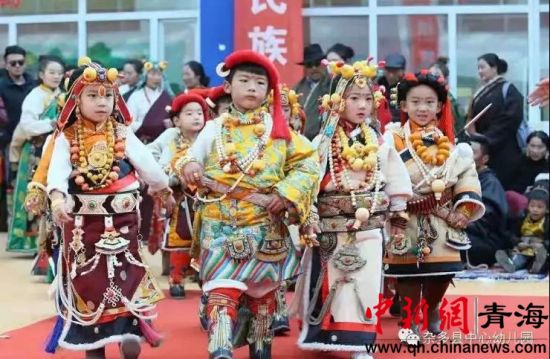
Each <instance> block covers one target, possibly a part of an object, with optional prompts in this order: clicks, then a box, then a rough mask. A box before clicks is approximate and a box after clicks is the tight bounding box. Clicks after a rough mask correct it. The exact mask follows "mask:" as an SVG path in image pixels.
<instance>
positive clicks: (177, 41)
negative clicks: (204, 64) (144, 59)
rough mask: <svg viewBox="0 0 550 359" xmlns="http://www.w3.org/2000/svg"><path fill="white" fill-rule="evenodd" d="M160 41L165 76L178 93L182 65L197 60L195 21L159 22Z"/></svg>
mask: <svg viewBox="0 0 550 359" xmlns="http://www.w3.org/2000/svg"><path fill="white" fill-rule="evenodd" d="M161 29H162V30H161V33H160V34H159V35H160V36H161V39H159V44H163V46H164V48H163V49H162V51H161V53H164V58H163V60H166V61H168V69H167V70H166V76H167V78H168V81H169V82H170V85H171V86H172V88H173V89H174V90H176V89H177V91H179V89H180V87H181V84H182V67H183V64H184V63H185V62H187V61H191V60H199V59H197V58H196V54H195V32H196V31H197V21H196V20H191V19H189V20H164V21H162V22H161Z"/></svg>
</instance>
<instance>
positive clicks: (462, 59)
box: [456, 14, 529, 108]
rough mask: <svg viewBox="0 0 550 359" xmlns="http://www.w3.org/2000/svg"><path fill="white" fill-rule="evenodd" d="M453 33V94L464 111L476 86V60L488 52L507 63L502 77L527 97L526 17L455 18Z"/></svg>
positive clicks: (478, 16) (477, 83)
mask: <svg viewBox="0 0 550 359" xmlns="http://www.w3.org/2000/svg"><path fill="white" fill-rule="evenodd" d="M457 30H458V35H457V43H458V47H457V51H456V52H457V56H458V58H457V69H458V74H457V75H458V91H457V94H458V100H459V103H460V104H461V105H462V106H463V107H464V108H467V106H468V104H469V102H470V100H471V98H472V95H473V93H474V91H475V89H477V88H478V87H479V78H478V75H477V58H478V57H479V56H481V55H483V54H485V53H488V52H494V53H496V54H497V55H498V56H499V57H500V58H502V59H503V60H505V61H506V62H507V63H508V73H507V74H506V75H505V76H506V78H507V79H508V80H509V81H510V82H512V83H513V84H514V85H515V86H516V87H517V88H518V90H519V91H520V92H521V93H522V94H523V95H524V96H525V95H526V94H527V78H528V77H527V73H528V72H527V69H528V66H529V62H528V58H527V56H526V54H527V41H525V39H527V15H504V14H500V15H459V16H458V17H457Z"/></svg>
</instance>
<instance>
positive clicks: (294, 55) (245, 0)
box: [235, 0, 304, 86]
mask: <svg viewBox="0 0 550 359" xmlns="http://www.w3.org/2000/svg"><path fill="white" fill-rule="evenodd" d="M303 47H304V45H303V24H302V2H301V1H296V0H235V50H242V49H252V50H254V51H257V52H260V53H262V54H264V55H265V56H267V57H268V58H269V59H270V60H271V61H272V62H273V63H274V64H275V66H277V69H278V70H279V72H280V74H281V81H282V82H283V83H286V84H288V85H289V86H292V85H294V84H295V83H296V82H298V81H299V80H300V78H301V77H302V71H303V70H302V67H301V66H299V65H297V64H296V63H298V62H300V61H301V60H302V52H303Z"/></svg>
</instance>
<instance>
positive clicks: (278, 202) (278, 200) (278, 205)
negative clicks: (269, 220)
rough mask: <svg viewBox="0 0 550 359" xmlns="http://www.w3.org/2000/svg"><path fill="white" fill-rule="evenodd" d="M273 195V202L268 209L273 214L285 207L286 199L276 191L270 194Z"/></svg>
mask: <svg viewBox="0 0 550 359" xmlns="http://www.w3.org/2000/svg"><path fill="white" fill-rule="evenodd" d="M269 196H270V197H271V202H269V205H268V206H267V211H268V212H269V213H271V214H273V215H276V214H279V213H281V212H282V210H283V209H285V201H284V200H283V198H282V197H281V196H279V195H278V194H276V193H273V194H271V195H269Z"/></svg>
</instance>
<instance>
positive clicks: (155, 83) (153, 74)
mask: <svg viewBox="0 0 550 359" xmlns="http://www.w3.org/2000/svg"><path fill="white" fill-rule="evenodd" d="M161 84H162V72H160V70H157V69H153V70H151V71H149V72H148V73H147V79H146V85H147V87H149V88H152V89H157V88H158V87H159V86H160V85H161Z"/></svg>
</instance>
